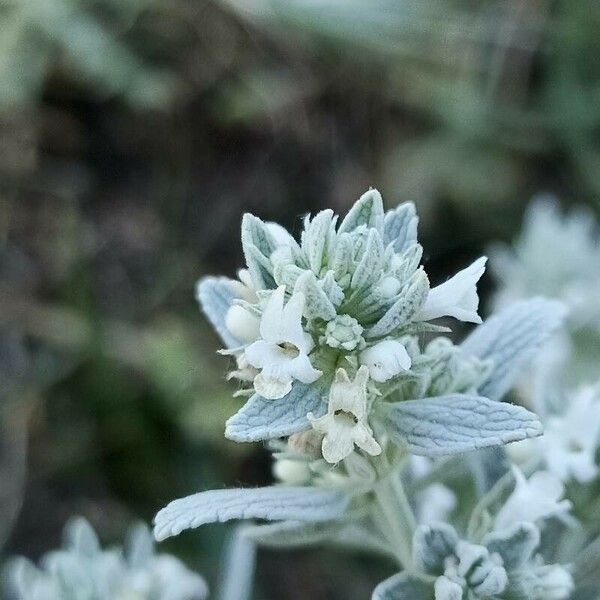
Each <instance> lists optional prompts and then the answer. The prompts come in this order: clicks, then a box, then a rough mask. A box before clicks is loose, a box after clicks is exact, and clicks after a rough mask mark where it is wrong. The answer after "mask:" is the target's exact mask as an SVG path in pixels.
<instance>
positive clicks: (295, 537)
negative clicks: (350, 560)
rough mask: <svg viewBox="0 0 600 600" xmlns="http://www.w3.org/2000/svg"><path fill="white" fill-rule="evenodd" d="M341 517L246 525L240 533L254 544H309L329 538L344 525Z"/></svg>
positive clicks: (270, 545)
mask: <svg viewBox="0 0 600 600" xmlns="http://www.w3.org/2000/svg"><path fill="white" fill-rule="evenodd" d="M345 524H346V523H345V522H344V521H343V520H341V519H335V520H331V521H318V522H312V523H303V522H300V521H283V522H281V523H267V524H266V525H248V526H246V527H244V529H243V531H242V533H243V535H245V536H246V537H248V538H249V539H251V540H252V541H253V542H255V543H256V544H259V545H261V546H267V547H269V548H292V547H301V546H309V545H314V544H318V543H321V542H323V541H324V540H327V539H330V538H331V537H332V536H333V535H335V534H337V533H338V532H339V531H340V530H341V529H342V528H343V527H344V526H345Z"/></svg>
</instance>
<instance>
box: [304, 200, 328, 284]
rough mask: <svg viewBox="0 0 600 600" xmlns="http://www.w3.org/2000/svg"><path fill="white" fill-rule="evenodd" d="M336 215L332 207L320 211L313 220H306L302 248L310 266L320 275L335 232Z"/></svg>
mask: <svg viewBox="0 0 600 600" xmlns="http://www.w3.org/2000/svg"><path fill="white" fill-rule="evenodd" d="M335 221H336V217H335V216H334V214H333V211H332V210H331V209H327V210H323V211H321V212H320V213H318V214H317V215H316V216H315V217H314V218H313V219H312V221H309V219H308V217H307V218H306V220H305V229H304V231H303V232H302V250H303V251H304V255H305V256H306V260H307V261H308V265H309V267H310V268H311V269H312V271H313V272H314V273H316V274H317V275H319V274H320V273H321V269H322V268H323V265H324V263H325V257H326V254H327V250H328V246H330V245H331V238H332V235H333V234H334V233H335Z"/></svg>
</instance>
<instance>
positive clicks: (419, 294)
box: [365, 269, 429, 338]
mask: <svg viewBox="0 0 600 600" xmlns="http://www.w3.org/2000/svg"><path fill="white" fill-rule="evenodd" d="M428 293H429V280H428V279H427V275H426V274H425V271H423V270H422V269H419V270H418V271H417V272H416V273H415V275H414V278H413V280H412V282H411V283H410V284H409V286H408V288H407V290H406V291H405V292H404V293H403V294H402V295H401V296H400V298H399V300H397V301H396V302H395V303H394V304H393V305H392V306H391V307H390V308H389V309H388V310H387V312H386V313H385V314H384V315H383V317H381V319H379V321H377V323H375V325H373V327H371V328H370V329H368V330H367V331H366V333H365V336H366V337H369V338H376V337H381V336H384V335H387V334H388V333H391V332H392V331H394V329H397V328H398V327H400V326H402V325H404V324H406V323H408V321H410V319H411V318H412V317H413V316H414V315H415V314H416V313H417V312H418V311H419V310H420V308H421V306H423V303H424V302H425V300H426V298H427V294H428Z"/></svg>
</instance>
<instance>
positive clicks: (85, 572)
mask: <svg viewBox="0 0 600 600" xmlns="http://www.w3.org/2000/svg"><path fill="white" fill-rule="evenodd" d="M64 538H65V542H64V547H63V548H62V549H61V550H55V551H53V552H50V553H48V554H46V555H45V556H44V557H43V559H42V561H41V566H40V567H36V566H35V565H34V564H33V563H31V562H29V561H28V560H27V559H24V558H18V559H14V560H13V562H12V563H11V564H10V565H9V567H8V577H7V579H8V580H9V589H8V593H9V597H10V598H16V599H17V600H58V599H61V600H63V599H64V600H67V599H69V600H70V599H73V600H203V599H204V598H206V597H207V596H208V587H207V585H206V583H205V581H204V579H203V578H202V577H200V575H197V574H196V573H193V572H192V571H190V570H188V569H187V568H186V567H185V565H184V564H183V563H182V562H181V561H179V560H178V559H176V558H175V557H173V556H170V555H168V554H155V552H154V543H153V539H152V534H151V532H150V531H149V530H148V528H147V527H146V526H145V525H138V526H136V527H134V528H133V529H132V530H131V533H130V534H129V537H128V539H127V540H126V544H125V549H124V550H122V549H120V548H110V549H102V548H101V547H100V543H99V541H98V538H97V536H96V534H95V532H94V530H93V529H92V527H91V526H90V525H89V523H88V522H87V521H86V520H85V519H82V518H75V519H72V520H71V521H70V522H69V523H68V524H67V525H66V527H65V531H64Z"/></svg>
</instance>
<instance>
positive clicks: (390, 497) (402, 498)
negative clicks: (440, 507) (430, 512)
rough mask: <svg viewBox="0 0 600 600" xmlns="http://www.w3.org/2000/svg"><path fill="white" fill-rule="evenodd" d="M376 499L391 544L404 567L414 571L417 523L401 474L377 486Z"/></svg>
mask: <svg viewBox="0 0 600 600" xmlns="http://www.w3.org/2000/svg"><path fill="white" fill-rule="evenodd" d="M374 491H375V497H376V498H377V502H378V504H379V507H380V509H381V514H382V516H383V517H384V519H385V525H386V526H387V531H385V532H384V533H386V534H387V537H388V539H389V540H390V543H391V544H392V546H393V548H394V551H395V553H396V555H397V557H398V560H399V562H400V564H401V566H402V567H404V569H406V570H410V569H412V539H413V533H414V531H415V526H416V521H415V517H414V515H413V512H412V509H411V507H410V504H409V502H408V498H407V497H406V494H405V492H404V487H403V485H402V481H401V480H400V474H399V473H398V472H397V471H394V472H392V473H391V474H389V475H388V476H387V477H385V478H384V479H382V480H381V481H379V482H378V483H377V485H376V486H375V489H374Z"/></svg>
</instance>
